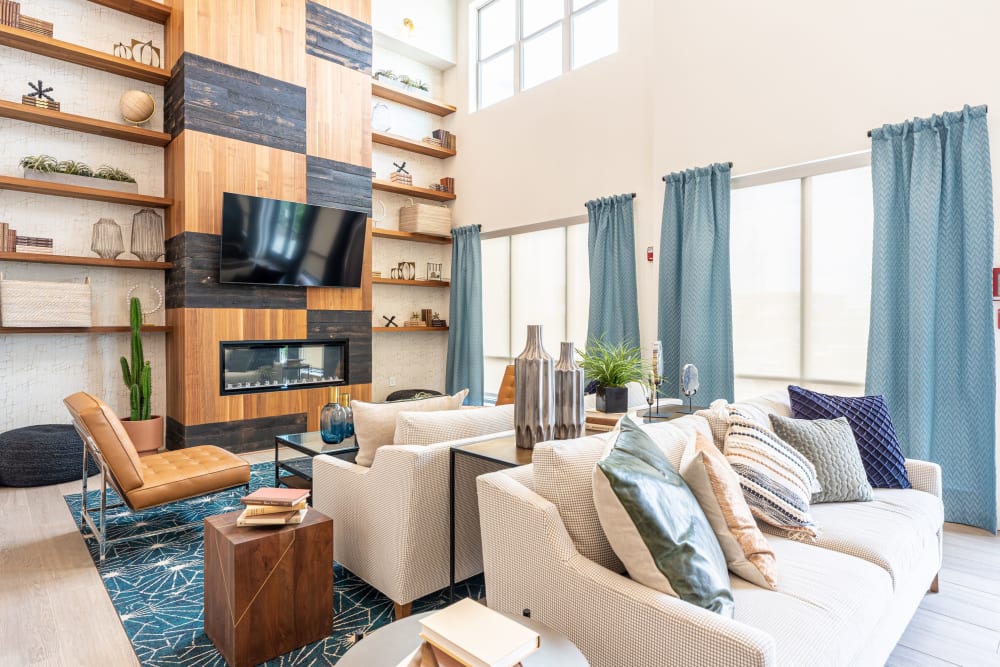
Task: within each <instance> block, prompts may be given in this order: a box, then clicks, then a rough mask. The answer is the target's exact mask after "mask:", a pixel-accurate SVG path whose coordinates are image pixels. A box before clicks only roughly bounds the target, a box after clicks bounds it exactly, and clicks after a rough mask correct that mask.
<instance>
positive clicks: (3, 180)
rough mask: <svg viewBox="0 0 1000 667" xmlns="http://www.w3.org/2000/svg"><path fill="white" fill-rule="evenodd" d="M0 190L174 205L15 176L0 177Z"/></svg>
mask: <svg viewBox="0 0 1000 667" xmlns="http://www.w3.org/2000/svg"><path fill="white" fill-rule="evenodd" d="M0 190H16V191H18V192H32V193H34V194H38V195H52V196H53V197H72V198H74V199H89V200H91V201H104V202H108V203H110V204H125V205H126V206H147V207H152V208H166V207H168V206H171V205H173V203H174V200H173V199H167V198H166V197H152V196H150V195H140V194H138V193H134V192H117V191H115V190H102V189H101V188H85V187H82V186H79V185H66V184H65V183H50V182H48V181H36V180H34V179H32V178H18V177H16V176H0Z"/></svg>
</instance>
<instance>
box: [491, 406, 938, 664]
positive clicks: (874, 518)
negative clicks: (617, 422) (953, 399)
mask: <svg viewBox="0 0 1000 667" xmlns="http://www.w3.org/2000/svg"><path fill="white" fill-rule="evenodd" d="M762 404H763V405H764V406H766V407H769V408H770V410H771V411H772V412H776V413H781V414H785V415H788V414H789V413H790V410H789V408H788V404H787V396H786V397H785V398H784V401H779V402H777V403H775V402H774V401H773V400H772V401H762ZM646 428H647V431H648V432H649V433H650V434H651V435H653V436H654V438H655V439H657V440H658V442H660V443H661V446H664V444H663V443H672V444H671V445H670V446H673V445H678V446H680V447H687V446H690V445H691V444H692V443H693V439H694V435H695V432H696V431H701V432H702V433H704V434H705V435H706V436H709V437H711V431H710V429H709V426H708V422H707V421H706V420H705V419H703V418H702V417H698V416H694V415H692V416H688V417H683V418H681V419H677V420H674V421H672V422H668V423H659V424H653V425H649V426H647V427H646ZM613 437H614V434H604V435H602V436H591V437H589V438H581V439H580V440H578V441H563V442H552V443H544V444H542V445H540V446H538V447H537V448H536V451H535V454H534V457H533V460H534V463H533V464H532V465H530V466H523V467H521V468H516V469H512V470H507V471H502V472H497V473H491V474H488V475H483V476H481V477H479V478H478V488H479V506H480V518H481V523H482V537H483V560H484V566H485V572H486V598H487V600H488V601H489V606H490V607H492V608H494V609H498V610H500V611H505V612H510V613H521V612H522V610H524V609H530V610H531V616H532V618H533V619H535V620H537V621H540V622H542V623H544V624H545V625H548V626H550V627H552V628H554V629H555V630H558V631H559V632H562V633H564V634H566V635H567V636H568V637H569V638H570V639H571V640H572V641H573V642H574V643H575V644H576V645H577V646H578V647H579V648H580V649H581V650H582V651H583V653H584V654H585V655H586V656H587V658H588V659H589V660H590V663H591V665H593V666H594V667H662V666H673V665H676V666H678V667H698V666H704V667H737V666H739V667H743V666H746V667H751V666H753V667H758V666H759V667H763V666H772V665H781V666H782V667H785V666H788V667H800V666H804V665H809V666H810V667H819V666H824V665H852V666H853V665H872V666H875V665H883V664H884V663H885V661H886V659H887V657H888V656H889V654H890V653H891V652H892V649H893V647H894V646H895V645H896V643H897V642H898V640H899V638H900V636H901V635H902V633H903V631H904V629H905V628H906V626H907V624H908V623H909V621H910V618H911V617H912V616H913V613H914V611H915V610H916V608H917V606H918V605H919V604H920V601H921V600H922V599H923V596H924V595H925V593H926V592H927V591H928V588H929V587H930V586H932V585H936V575H937V572H938V570H939V569H940V565H941V529H942V525H943V521H944V518H943V508H942V505H941V500H940V496H941V470H940V468H939V467H938V466H937V465H935V464H932V463H926V462H922V461H914V460H907V461H906V468H907V472H908V474H909V477H910V481H911V483H912V485H913V489H907V490H898V489H876V490H875V500H874V501H873V502H867V503H832V504H823V505H814V506H813V510H812V511H813V515H814V518H815V520H816V522H817V523H818V525H819V527H820V533H821V534H820V538H819V540H818V542H817V543H816V544H805V543H801V542H794V541H791V540H788V539H785V538H783V537H777V536H774V535H768V541H769V542H770V544H771V547H772V549H773V550H774V552H775V554H776V557H777V567H778V589H777V590H776V591H770V590H766V589H763V588H758V587H756V586H754V585H752V584H750V583H748V582H746V581H744V580H742V579H740V578H738V577H735V576H732V577H731V581H732V588H733V595H734V598H735V603H736V605H735V616H734V618H732V619H729V618H724V617H722V616H719V615H716V614H714V613H711V612H709V611H706V610H704V609H701V608H699V607H696V606H693V605H690V604H688V603H685V602H682V601H681V600H679V599H677V598H673V597H670V596H667V595H664V594H662V593H659V592H657V591H654V590H652V589H650V588H647V587H645V586H643V585H641V584H639V583H637V582H635V581H633V580H631V579H629V578H628V576H627V575H626V574H624V569H623V568H622V566H621V563H620V562H619V561H618V559H617V557H616V556H615V555H614V552H613V551H612V550H611V548H610V546H609V545H608V542H607V539H606V538H605V537H604V533H603V531H602V530H601V526H600V523H599V520H598V518H597V513H596V510H595V509H594V505H593V499H592V496H591V491H590V489H591V474H592V470H593V466H594V464H595V463H596V462H597V461H598V460H599V459H600V457H601V456H602V455H603V454H604V452H605V451H606V450H607V448H608V447H609V446H610V444H611V442H612V439H613Z"/></svg>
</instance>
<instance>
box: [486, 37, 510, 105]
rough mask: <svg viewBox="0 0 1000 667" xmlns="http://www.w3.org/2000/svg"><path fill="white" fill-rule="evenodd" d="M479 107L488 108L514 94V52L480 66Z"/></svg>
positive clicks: (499, 56) (506, 52)
mask: <svg viewBox="0 0 1000 667" xmlns="http://www.w3.org/2000/svg"><path fill="white" fill-rule="evenodd" d="M479 85H480V89H479V106H480V107H488V106H489V105H491V104H495V103H496V102H499V101H500V100H505V99H507V98H508V97H510V96H511V95H513V94H514V51H513V50H511V51H505V52H504V53H501V54H500V55H498V56H495V57H494V58H493V59H492V60H487V61H486V62H483V63H480V65H479Z"/></svg>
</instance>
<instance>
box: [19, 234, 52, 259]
mask: <svg viewBox="0 0 1000 667" xmlns="http://www.w3.org/2000/svg"><path fill="white" fill-rule="evenodd" d="M13 250H14V252H26V253H32V254H35V255H51V254H52V239H47V238H42V237H41V236H17V234H16V233H15V234H14V248H13Z"/></svg>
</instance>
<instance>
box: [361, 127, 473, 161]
mask: <svg viewBox="0 0 1000 667" xmlns="http://www.w3.org/2000/svg"><path fill="white" fill-rule="evenodd" d="M372 142H374V143H376V144H381V145H382V146H391V147H393V148H401V149H403V150H404V151H410V152H413V153H420V154H421V155H429V156H431V157H436V158H438V159H440V160H447V159H448V158H450V157H455V155H457V153H456V152H455V151H453V150H450V149H447V148H441V147H440V146H434V145H432V144H428V143H426V142H423V141H417V140H416V139H410V138H408V137H400V136H397V135H395V134H388V133H386V132H374V131H373V132H372Z"/></svg>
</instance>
